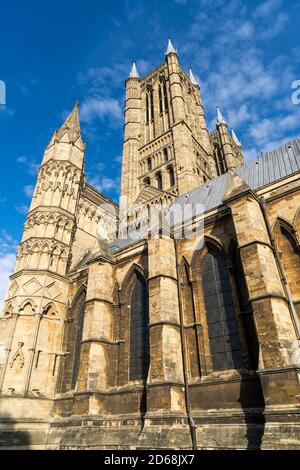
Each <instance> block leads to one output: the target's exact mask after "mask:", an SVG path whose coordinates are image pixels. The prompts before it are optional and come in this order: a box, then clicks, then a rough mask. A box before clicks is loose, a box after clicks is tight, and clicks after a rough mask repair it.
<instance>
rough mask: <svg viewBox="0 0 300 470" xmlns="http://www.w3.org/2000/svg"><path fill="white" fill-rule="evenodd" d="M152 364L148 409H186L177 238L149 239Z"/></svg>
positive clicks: (160, 237) (166, 410)
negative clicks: (175, 242)
mask: <svg viewBox="0 0 300 470" xmlns="http://www.w3.org/2000/svg"><path fill="white" fill-rule="evenodd" d="M148 256H149V258H148V261H149V316H150V325H149V328H150V351H151V367H150V373H149V379H148V386H149V389H148V413H153V412H158V411H161V412H165V413H166V412H167V413H169V412H170V411H172V412H178V413H181V412H184V410H185V404H184V387H183V383H184V382H183V366H182V350H181V338H180V322H179V307H178V290H177V275H176V259H175V248H174V241H173V240H172V239H170V238H167V237H166V238H165V237H164V236H159V237H158V238H157V239H151V240H149V241H148Z"/></svg>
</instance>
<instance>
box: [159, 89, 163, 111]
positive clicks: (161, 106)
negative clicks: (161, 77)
mask: <svg viewBox="0 0 300 470" xmlns="http://www.w3.org/2000/svg"><path fill="white" fill-rule="evenodd" d="M158 94H159V112H160V114H162V113H163V111H164V110H163V97H162V91H161V85H159V88H158Z"/></svg>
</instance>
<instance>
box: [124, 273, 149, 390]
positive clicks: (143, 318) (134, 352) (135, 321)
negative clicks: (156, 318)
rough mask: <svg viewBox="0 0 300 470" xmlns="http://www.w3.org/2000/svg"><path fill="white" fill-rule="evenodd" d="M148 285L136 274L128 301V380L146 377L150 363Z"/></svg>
mask: <svg viewBox="0 0 300 470" xmlns="http://www.w3.org/2000/svg"><path fill="white" fill-rule="evenodd" d="M148 324H149V306H148V287H147V284H146V281H145V280H144V278H143V277H142V276H141V275H139V274H138V275H137V278H136V281H135V283H134V285H133V287H132V291H131V301H130V361H129V380H143V381H145V380H146V379H147V375H148V370H149V364H150V346H149V327H148Z"/></svg>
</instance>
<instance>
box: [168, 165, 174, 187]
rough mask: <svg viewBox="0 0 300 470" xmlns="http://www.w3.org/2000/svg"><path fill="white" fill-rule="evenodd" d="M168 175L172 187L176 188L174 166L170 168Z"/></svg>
mask: <svg viewBox="0 0 300 470" xmlns="http://www.w3.org/2000/svg"><path fill="white" fill-rule="evenodd" d="M168 173H169V180H170V187H171V188H172V187H173V186H175V175H174V168H173V167H172V166H170V167H169V168H168Z"/></svg>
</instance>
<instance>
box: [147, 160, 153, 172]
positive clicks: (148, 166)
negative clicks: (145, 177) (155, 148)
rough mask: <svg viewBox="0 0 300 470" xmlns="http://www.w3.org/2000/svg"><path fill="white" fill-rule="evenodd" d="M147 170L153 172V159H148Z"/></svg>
mask: <svg viewBox="0 0 300 470" xmlns="http://www.w3.org/2000/svg"><path fill="white" fill-rule="evenodd" d="M147 168H148V171H151V170H152V162H151V158H147Z"/></svg>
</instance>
